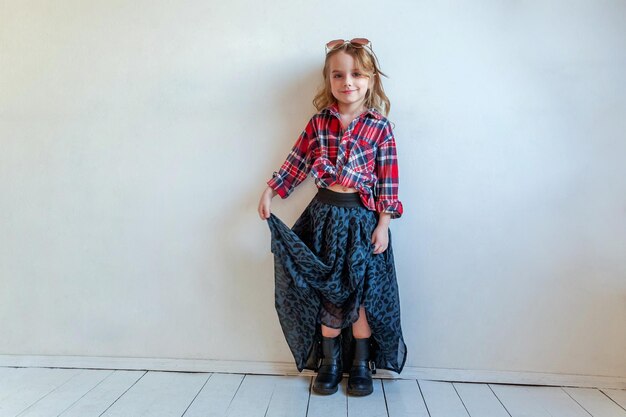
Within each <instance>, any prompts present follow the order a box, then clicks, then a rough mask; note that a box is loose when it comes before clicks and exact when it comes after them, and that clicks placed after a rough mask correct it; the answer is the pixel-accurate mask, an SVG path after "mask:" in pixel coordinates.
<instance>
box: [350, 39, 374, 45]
mask: <svg viewBox="0 0 626 417" xmlns="http://www.w3.org/2000/svg"><path fill="white" fill-rule="evenodd" d="M350 43H355V44H357V45H361V46H365V45H367V44H368V43H370V41H369V40H368V39H365V38H354V39H352V40H351V41H350Z"/></svg>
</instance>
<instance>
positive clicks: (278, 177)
mask: <svg viewBox="0 0 626 417" xmlns="http://www.w3.org/2000/svg"><path fill="white" fill-rule="evenodd" d="M313 132H314V130H313V120H312V119H311V120H309V123H308V124H307V125H306V127H305V128H304V130H303V131H302V133H301V134H300V136H299V137H298V139H297V140H296V143H295V144H294V145H293V147H292V149H291V151H290V152H289V154H288V155H287V158H286V159H285V162H284V163H283V164H282V166H281V167H280V169H279V170H278V171H274V173H273V174H272V178H271V179H269V180H268V181H267V185H269V186H270V187H272V189H274V190H275V191H276V192H277V193H278V195H280V197H281V198H287V197H288V196H289V195H290V194H291V192H292V191H293V190H294V188H296V187H297V186H298V184H300V183H301V182H302V181H304V179H306V177H307V175H308V174H309V172H310V171H311V141H312V138H313V137H314V136H315V135H314V133H313Z"/></svg>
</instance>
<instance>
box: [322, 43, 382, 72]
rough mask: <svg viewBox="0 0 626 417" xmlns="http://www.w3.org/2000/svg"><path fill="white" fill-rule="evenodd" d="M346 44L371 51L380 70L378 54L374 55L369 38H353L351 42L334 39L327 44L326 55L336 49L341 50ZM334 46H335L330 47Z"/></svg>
mask: <svg viewBox="0 0 626 417" xmlns="http://www.w3.org/2000/svg"><path fill="white" fill-rule="evenodd" d="M346 43H349V44H350V45H352V46H354V47H356V48H365V49H367V50H368V51H369V53H370V54H371V55H372V57H373V58H374V61H375V62H376V66H377V67H378V68H380V64H379V63H378V57H377V56H376V54H375V53H374V50H373V49H372V41H370V40H369V39H367V38H353V39H351V40H349V41H347V40H345V39H334V40H332V41H328V42H326V45H325V48H326V55H328V53H329V52H331V51H334V50H335V49H339V48H341V47H342V46H343V45H345V44H346ZM331 44H334V45H333V46H328V45H331Z"/></svg>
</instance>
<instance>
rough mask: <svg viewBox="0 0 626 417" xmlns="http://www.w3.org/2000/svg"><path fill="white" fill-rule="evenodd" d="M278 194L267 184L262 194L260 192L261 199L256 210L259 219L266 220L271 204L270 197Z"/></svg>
mask: <svg viewBox="0 0 626 417" xmlns="http://www.w3.org/2000/svg"><path fill="white" fill-rule="evenodd" d="M276 194H278V193H277V192H276V191H274V189H273V188H272V187H270V186H268V187H267V188H266V189H265V190H264V191H263V194H261V199H260V200H259V207H258V212H259V217H261V220H266V219H268V218H269V217H270V213H271V211H270V207H271V205H272V198H274V196H275V195H276Z"/></svg>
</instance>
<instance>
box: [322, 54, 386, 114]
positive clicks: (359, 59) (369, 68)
mask: <svg viewBox="0 0 626 417" xmlns="http://www.w3.org/2000/svg"><path fill="white" fill-rule="evenodd" d="M340 51H343V52H345V53H347V54H349V55H351V56H352V57H353V58H354V61H355V62H356V65H357V68H358V69H359V71H361V73H363V74H365V75H367V76H368V77H369V78H372V77H374V84H373V85H372V88H371V89H368V90H367V93H365V103H364V104H365V107H366V108H368V109H369V108H371V107H373V108H375V109H376V110H378V111H379V112H380V113H381V114H383V115H385V116H387V115H388V114H389V110H390V109H391V103H390V102H389V98H388V97H387V95H386V94H385V90H384V89H383V83H382V80H381V79H380V76H381V75H382V76H385V77H387V75H385V74H384V73H383V72H382V71H381V70H380V68H379V65H378V60H377V59H376V56H375V55H373V52H370V50H368V48H360V47H354V46H353V45H352V44H350V43H349V42H346V43H345V44H343V46H341V47H339V48H337V49H332V50H331V51H329V52H328V53H327V54H326V60H325V61H324V68H323V69H322V74H323V76H324V84H323V85H322V86H321V87H320V88H319V89H318V92H317V94H315V98H314V99H313V105H314V106H315V108H316V109H317V110H318V111H319V110H322V109H323V108H325V107H327V106H329V105H331V104H333V103H336V102H337V99H336V98H335V96H333V93H332V91H331V88H330V75H329V72H330V58H331V57H332V56H333V55H335V54H337V53H339V52H340ZM387 78H389V77H387Z"/></svg>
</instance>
